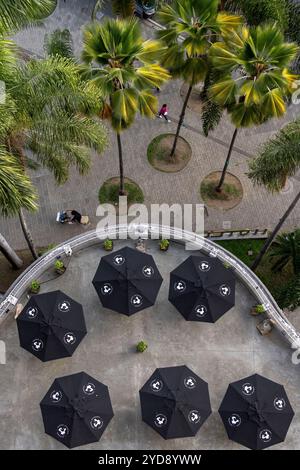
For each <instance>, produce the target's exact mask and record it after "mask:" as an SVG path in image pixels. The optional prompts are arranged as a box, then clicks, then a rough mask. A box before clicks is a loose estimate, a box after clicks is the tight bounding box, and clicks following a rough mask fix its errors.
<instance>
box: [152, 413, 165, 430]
mask: <svg viewBox="0 0 300 470" xmlns="http://www.w3.org/2000/svg"><path fill="white" fill-rule="evenodd" d="M167 422H168V420H167V417H166V416H165V415H163V414H162V413H159V414H157V415H156V416H155V419H154V424H155V426H157V427H158V428H161V427H163V426H165V425H166V424H167Z"/></svg>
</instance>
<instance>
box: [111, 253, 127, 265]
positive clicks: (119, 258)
mask: <svg viewBox="0 0 300 470" xmlns="http://www.w3.org/2000/svg"><path fill="white" fill-rule="evenodd" d="M113 262H114V264H116V265H117V266H121V264H123V263H124V262H125V258H124V256H122V255H116V256H114V261H113Z"/></svg>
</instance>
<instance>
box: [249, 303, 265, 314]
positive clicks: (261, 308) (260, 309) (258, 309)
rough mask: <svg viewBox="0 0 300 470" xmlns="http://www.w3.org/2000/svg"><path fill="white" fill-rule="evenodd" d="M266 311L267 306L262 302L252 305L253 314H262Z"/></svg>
mask: <svg viewBox="0 0 300 470" xmlns="http://www.w3.org/2000/svg"><path fill="white" fill-rule="evenodd" d="M265 311H266V310H265V307H264V306H263V305H262V304H257V305H254V306H253V307H252V309H251V315H254V316H256V315H261V314H262V313H265Z"/></svg>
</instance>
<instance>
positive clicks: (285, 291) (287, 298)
mask: <svg viewBox="0 0 300 470" xmlns="http://www.w3.org/2000/svg"><path fill="white" fill-rule="evenodd" d="M277 301H278V304H279V306H280V307H281V308H288V309H289V310H295V309H296V308H297V307H299V306H300V275H298V276H294V277H293V279H292V280H291V281H289V282H288V283H287V284H286V285H285V286H283V287H282V289H280V291H279V295H278V299H277Z"/></svg>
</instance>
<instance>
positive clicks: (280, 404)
mask: <svg viewBox="0 0 300 470" xmlns="http://www.w3.org/2000/svg"><path fill="white" fill-rule="evenodd" d="M274 406H275V408H276V410H278V411H282V410H283V409H284V408H285V407H286V403H285V399H284V398H278V397H276V398H275V400H274Z"/></svg>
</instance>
